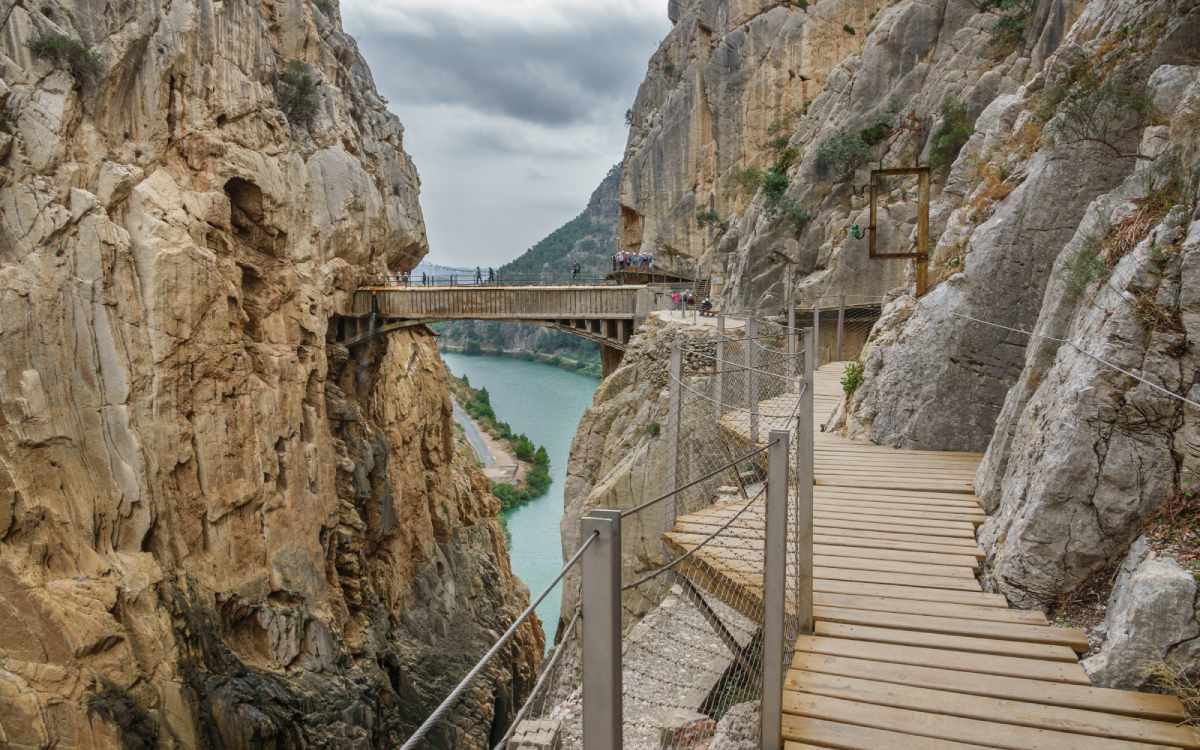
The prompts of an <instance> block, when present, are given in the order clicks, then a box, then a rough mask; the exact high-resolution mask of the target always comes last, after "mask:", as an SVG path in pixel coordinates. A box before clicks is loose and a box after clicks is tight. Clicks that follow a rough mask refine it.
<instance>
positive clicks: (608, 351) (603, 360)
mask: <svg viewBox="0 0 1200 750" xmlns="http://www.w3.org/2000/svg"><path fill="white" fill-rule="evenodd" d="M624 357H625V352H623V351H621V350H620V349H618V348H617V347H615V346H608V345H607V344H601V345H600V365H601V367H602V372H603V374H604V377H606V378H607V377H608V376H609V375H612V374H613V373H614V372H616V371H617V368H618V367H620V366H621V360H622V359H623V358H624Z"/></svg>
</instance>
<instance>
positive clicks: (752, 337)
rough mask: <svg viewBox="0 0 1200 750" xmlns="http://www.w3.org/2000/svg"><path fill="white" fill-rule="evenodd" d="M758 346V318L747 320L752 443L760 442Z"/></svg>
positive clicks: (747, 391)
mask: <svg viewBox="0 0 1200 750" xmlns="http://www.w3.org/2000/svg"><path fill="white" fill-rule="evenodd" d="M757 347H758V320H756V319H755V318H754V317H751V318H750V319H749V320H747V321H746V356H745V362H746V408H747V409H749V411H750V444H751V445H757V444H758V382H757V379H756V378H755V377H754V350H755V349H756V348H757Z"/></svg>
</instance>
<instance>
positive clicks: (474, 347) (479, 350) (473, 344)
mask: <svg viewBox="0 0 1200 750" xmlns="http://www.w3.org/2000/svg"><path fill="white" fill-rule="evenodd" d="M463 354H470V355H472V356H475V355H479V354H483V347H482V346H480V345H479V342H478V341H468V342H467V345H466V346H465V347H463Z"/></svg>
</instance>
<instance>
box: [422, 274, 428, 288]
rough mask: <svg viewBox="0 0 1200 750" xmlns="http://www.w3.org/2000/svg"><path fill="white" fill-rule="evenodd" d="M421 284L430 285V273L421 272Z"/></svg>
mask: <svg viewBox="0 0 1200 750" xmlns="http://www.w3.org/2000/svg"><path fill="white" fill-rule="evenodd" d="M421 286H429V274H427V273H425V272H424V271H422V272H421Z"/></svg>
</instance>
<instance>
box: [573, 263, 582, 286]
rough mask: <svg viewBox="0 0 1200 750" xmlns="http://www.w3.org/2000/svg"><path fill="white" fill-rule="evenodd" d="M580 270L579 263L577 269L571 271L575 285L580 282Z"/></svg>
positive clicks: (576, 265)
mask: <svg viewBox="0 0 1200 750" xmlns="http://www.w3.org/2000/svg"><path fill="white" fill-rule="evenodd" d="M580 270H581V269H580V268H579V264H578V263H576V264H575V267H574V268H572V269H571V282H572V283H574V282H576V281H578V280H579V271H580Z"/></svg>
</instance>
